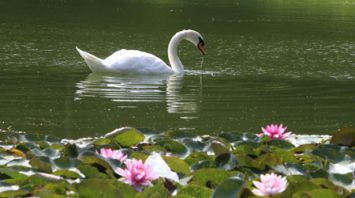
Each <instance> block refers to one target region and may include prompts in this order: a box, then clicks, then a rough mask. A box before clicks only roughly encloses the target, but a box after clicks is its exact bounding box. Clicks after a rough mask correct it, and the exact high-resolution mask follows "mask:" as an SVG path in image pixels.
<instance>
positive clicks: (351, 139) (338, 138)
mask: <svg viewBox="0 0 355 198" xmlns="http://www.w3.org/2000/svg"><path fill="white" fill-rule="evenodd" d="M330 143H332V144H339V145H344V146H355V128H342V129H340V130H338V131H337V132H336V133H335V134H334V135H333V136H332V139H331V140H330Z"/></svg>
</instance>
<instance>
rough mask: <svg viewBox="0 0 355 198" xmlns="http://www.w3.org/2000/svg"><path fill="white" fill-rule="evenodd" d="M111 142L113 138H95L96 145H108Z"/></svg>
mask: <svg viewBox="0 0 355 198" xmlns="http://www.w3.org/2000/svg"><path fill="white" fill-rule="evenodd" d="M110 143H111V140H110V139H109V138H99V139H97V140H95V142H94V145H95V146H99V147H102V146H103V145H108V144H110Z"/></svg>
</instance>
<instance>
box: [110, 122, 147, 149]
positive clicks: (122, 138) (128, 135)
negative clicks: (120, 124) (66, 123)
mask: <svg viewBox="0 0 355 198" xmlns="http://www.w3.org/2000/svg"><path fill="white" fill-rule="evenodd" d="M105 137H106V138H111V139H112V140H113V142H115V143H117V144H119V145H121V146H123V147H131V146H134V145H137V144H138V143H139V142H141V141H143V140H144V135H143V134H142V133H141V132H140V131H138V130H137V129H135V128H130V127H127V128H123V129H121V130H117V131H114V132H112V133H110V134H108V135H106V136H105Z"/></svg>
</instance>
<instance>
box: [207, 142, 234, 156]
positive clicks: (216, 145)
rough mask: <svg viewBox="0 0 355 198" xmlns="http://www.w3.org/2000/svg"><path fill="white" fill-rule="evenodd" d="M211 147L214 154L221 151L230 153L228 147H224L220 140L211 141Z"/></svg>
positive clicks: (218, 153)
mask: <svg viewBox="0 0 355 198" xmlns="http://www.w3.org/2000/svg"><path fill="white" fill-rule="evenodd" d="M211 148H212V150H213V152H214V154H215V155H216V156H218V155H221V154H223V153H230V152H229V149H228V148H227V147H225V146H224V145H223V144H222V143H221V142H217V141H213V142H212V143H211Z"/></svg>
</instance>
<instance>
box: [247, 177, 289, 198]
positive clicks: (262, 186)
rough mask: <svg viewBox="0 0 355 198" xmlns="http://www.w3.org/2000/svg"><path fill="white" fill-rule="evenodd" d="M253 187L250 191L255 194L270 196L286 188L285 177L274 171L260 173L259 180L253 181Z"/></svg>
mask: <svg viewBox="0 0 355 198" xmlns="http://www.w3.org/2000/svg"><path fill="white" fill-rule="evenodd" d="M253 184H254V186H255V187H256V188H254V189H253V190H252V192H253V193H254V194H255V195H257V196H271V195H275V194H278V193H281V192H283V191H285V190H286V188H287V180H286V177H281V176H279V175H276V174H274V173H271V174H265V175H260V182H259V181H254V182H253Z"/></svg>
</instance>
